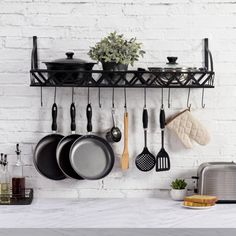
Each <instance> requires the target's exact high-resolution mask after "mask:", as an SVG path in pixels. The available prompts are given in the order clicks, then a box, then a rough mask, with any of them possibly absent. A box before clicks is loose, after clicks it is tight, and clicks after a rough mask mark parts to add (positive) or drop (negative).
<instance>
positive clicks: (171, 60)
mask: <svg viewBox="0 0 236 236" xmlns="http://www.w3.org/2000/svg"><path fill="white" fill-rule="evenodd" d="M177 59H178V57H167V60H168V62H167V63H166V64H165V65H163V66H160V67H148V69H149V70H150V71H152V72H161V73H163V72H166V73H165V74H164V73H163V75H165V76H162V80H163V81H164V82H168V81H169V80H171V79H172V78H173V75H174V73H175V74H176V77H177V78H178V81H179V82H181V83H182V82H184V81H186V80H187V79H188V77H189V74H188V72H196V71H197V68H196V67H188V66H182V65H179V64H178V63H177ZM178 81H177V80H176V79H174V80H173V81H172V82H171V84H178Z"/></svg>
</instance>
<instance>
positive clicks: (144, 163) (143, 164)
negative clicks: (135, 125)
mask: <svg viewBox="0 0 236 236" xmlns="http://www.w3.org/2000/svg"><path fill="white" fill-rule="evenodd" d="M147 127H148V112H147V108H146V107H144V108H143V129H144V148H143V151H142V152H141V153H140V154H139V155H138V156H137V157H136V159H135V164H136V166H137V168H138V169H139V170H141V171H150V170H152V169H153V168H154V166H155V156H154V155H153V154H152V153H150V152H149V150H148V148H147Z"/></svg>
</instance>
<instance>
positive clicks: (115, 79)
mask: <svg viewBox="0 0 236 236" xmlns="http://www.w3.org/2000/svg"><path fill="white" fill-rule="evenodd" d="M102 68H103V70H104V71H109V72H112V73H105V76H106V80H107V81H106V82H105V83H106V84H124V83H125V81H124V80H125V79H126V75H125V74H120V73H119V71H127V70H128V65H125V64H120V63H116V62H102Z"/></svg>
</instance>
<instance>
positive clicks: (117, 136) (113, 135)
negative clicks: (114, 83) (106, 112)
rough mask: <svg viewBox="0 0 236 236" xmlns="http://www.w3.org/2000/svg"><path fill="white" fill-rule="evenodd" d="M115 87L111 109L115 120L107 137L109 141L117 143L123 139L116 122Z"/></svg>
mask: <svg viewBox="0 0 236 236" xmlns="http://www.w3.org/2000/svg"><path fill="white" fill-rule="evenodd" d="M114 94H115V93H114V88H113V90H112V110H111V114H112V122H113V127H112V128H111V130H110V131H109V132H107V134H106V139H107V141H108V142H111V143H117V142H119V141H120V140H121V136H122V135H121V131H120V129H119V128H118V127H117V126H116V123H115V104H114V100H115V99H114Z"/></svg>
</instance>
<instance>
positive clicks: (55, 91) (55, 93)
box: [54, 86, 57, 103]
mask: <svg viewBox="0 0 236 236" xmlns="http://www.w3.org/2000/svg"><path fill="white" fill-rule="evenodd" d="M56 98H57V87H56V86H55V89H54V103H56Z"/></svg>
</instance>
